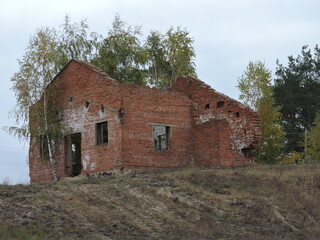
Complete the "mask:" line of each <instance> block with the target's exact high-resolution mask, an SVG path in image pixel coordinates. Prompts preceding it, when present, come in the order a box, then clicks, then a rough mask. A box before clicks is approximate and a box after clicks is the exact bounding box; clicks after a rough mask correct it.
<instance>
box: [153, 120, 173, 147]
mask: <svg viewBox="0 0 320 240" xmlns="http://www.w3.org/2000/svg"><path fill="white" fill-rule="evenodd" d="M169 134H170V127H167V126H153V128H152V139H153V148H154V150H156V151H160V152H161V151H164V150H168V147H169Z"/></svg>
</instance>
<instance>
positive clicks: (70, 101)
mask: <svg viewBox="0 0 320 240" xmlns="http://www.w3.org/2000/svg"><path fill="white" fill-rule="evenodd" d="M69 104H70V105H73V96H71V97H70V98H69Z"/></svg>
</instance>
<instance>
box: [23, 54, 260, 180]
mask: <svg viewBox="0 0 320 240" xmlns="http://www.w3.org/2000/svg"><path fill="white" fill-rule="evenodd" d="M53 81H58V82H59V88H58V89H57V94H56V95H57V96H58V97H57V99H56V102H57V104H58V105H59V106H60V107H61V108H62V109H63V118H62V119H61V123H63V124H65V125H67V126H69V127H70V128H71V129H72V130H73V134H71V135H69V136H65V139H64V141H63V143H62V144H60V146H59V153H58V155H57V156H56V161H57V162H56V168H57V173H58V176H59V177H66V176H75V175H79V174H91V173H97V172H104V171H108V170H116V169H123V168H124V169H132V168H167V167H178V166H186V165H192V164H195V165H201V166H216V165H218V166H238V165H245V164H250V162H251V153H252V151H253V150H254V148H255V147H256V145H257V144H258V142H259V138H260V127H259V117H258V115H257V113H256V112H254V111H252V110H251V109H250V108H247V107H245V106H244V105H242V104H241V103H239V102H238V101H236V100H234V99H231V98H229V97H227V96H225V95H223V94H221V93H218V92H217V91H215V90H213V89H212V88H211V87H210V86H208V85H207V84H205V83H204V82H202V81H200V80H198V79H195V78H193V77H179V78H178V79H177V81H176V83H175V84H174V86H173V87H171V88H169V89H165V90H159V89H155V88H150V87H147V86H138V85H131V84H120V83H119V82H116V81H115V80H113V79H112V78H110V77H109V76H108V75H107V74H106V73H104V72H102V71H101V70H99V69H98V68H96V67H93V66H91V65H88V64H85V63H83V62H80V61H78V60H71V61H70V62H69V63H68V64H67V65H66V66H65V67H64V68H63V69H62V70H61V71H60V73H59V74H58V75H57V76H56V77H55V78H54V80H53ZM39 159H40V148H39V146H38V144H35V143H34V142H31V143H30V150H29V166H30V178H31V182H36V181H43V180H49V179H52V173H51V170H50V166H49V163H48V162H43V161H39Z"/></svg>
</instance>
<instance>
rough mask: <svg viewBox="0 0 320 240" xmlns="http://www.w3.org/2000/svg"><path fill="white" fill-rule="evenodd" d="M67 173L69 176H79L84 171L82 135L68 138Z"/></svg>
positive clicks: (73, 135)
mask: <svg viewBox="0 0 320 240" xmlns="http://www.w3.org/2000/svg"><path fill="white" fill-rule="evenodd" d="M67 145H68V153H67V172H68V175H69V176H78V175H79V174H80V173H81V170H82V164H81V133H75V134H72V135H69V136H68V137H67Z"/></svg>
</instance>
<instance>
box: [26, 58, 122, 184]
mask: <svg viewBox="0 0 320 240" xmlns="http://www.w3.org/2000/svg"><path fill="white" fill-rule="evenodd" d="M54 81H56V82H57V85H56V86H57V92H56V93H57V95H56V101H57V105H58V106H60V107H61V109H63V110H62V111H63V119H62V121H61V122H62V123H63V124H65V125H66V126H69V127H71V128H72V129H73V133H79V132H81V134H82V139H81V148H82V165H83V170H82V174H87V173H92V172H99V171H105V170H106V169H112V168H114V167H116V166H119V165H121V157H120V156H121V129H120V122H119V118H118V110H119V108H120V103H121V100H120V89H119V84H118V83H117V82H115V81H113V80H111V79H109V80H108V79H107V77H106V76H103V75H101V74H99V73H96V72H95V71H92V69H90V68H88V67H86V66H84V65H82V64H81V63H78V62H75V61H72V62H70V64H69V65H68V66H67V67H66V68H65V69H64V70H63V71H62V72H61V73H60V74H59V75H58V78H57V79H55V80H54ZM71 96H72V97H73V104H71V103H70V101H69V100H70V97H71ZM86 101H89V107H88V108H86ZM102 105H103V107H104V112H102V111H101V107H102ZM106 120H107V121H108V124H109V143H108V144H107V145H101V146H96V141H95V123H97V122H102V121H106ZM37 147H38V146H37V145H36V144H34V143H31V144H30V156H29V162H30V177H31V181H41V180H48V179H51V178H52V174H51V171H50V168H49V165H48V164H47V163H39V161H37V158H39V149H38V148H37ZM66 157H67V144H66V140H65V139H63V140H62V143H61V145H60V147H59V154H58V155H57V172H58V176H59V177H64V176H67V175H68V173H67V171H66Z"/></svg>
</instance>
